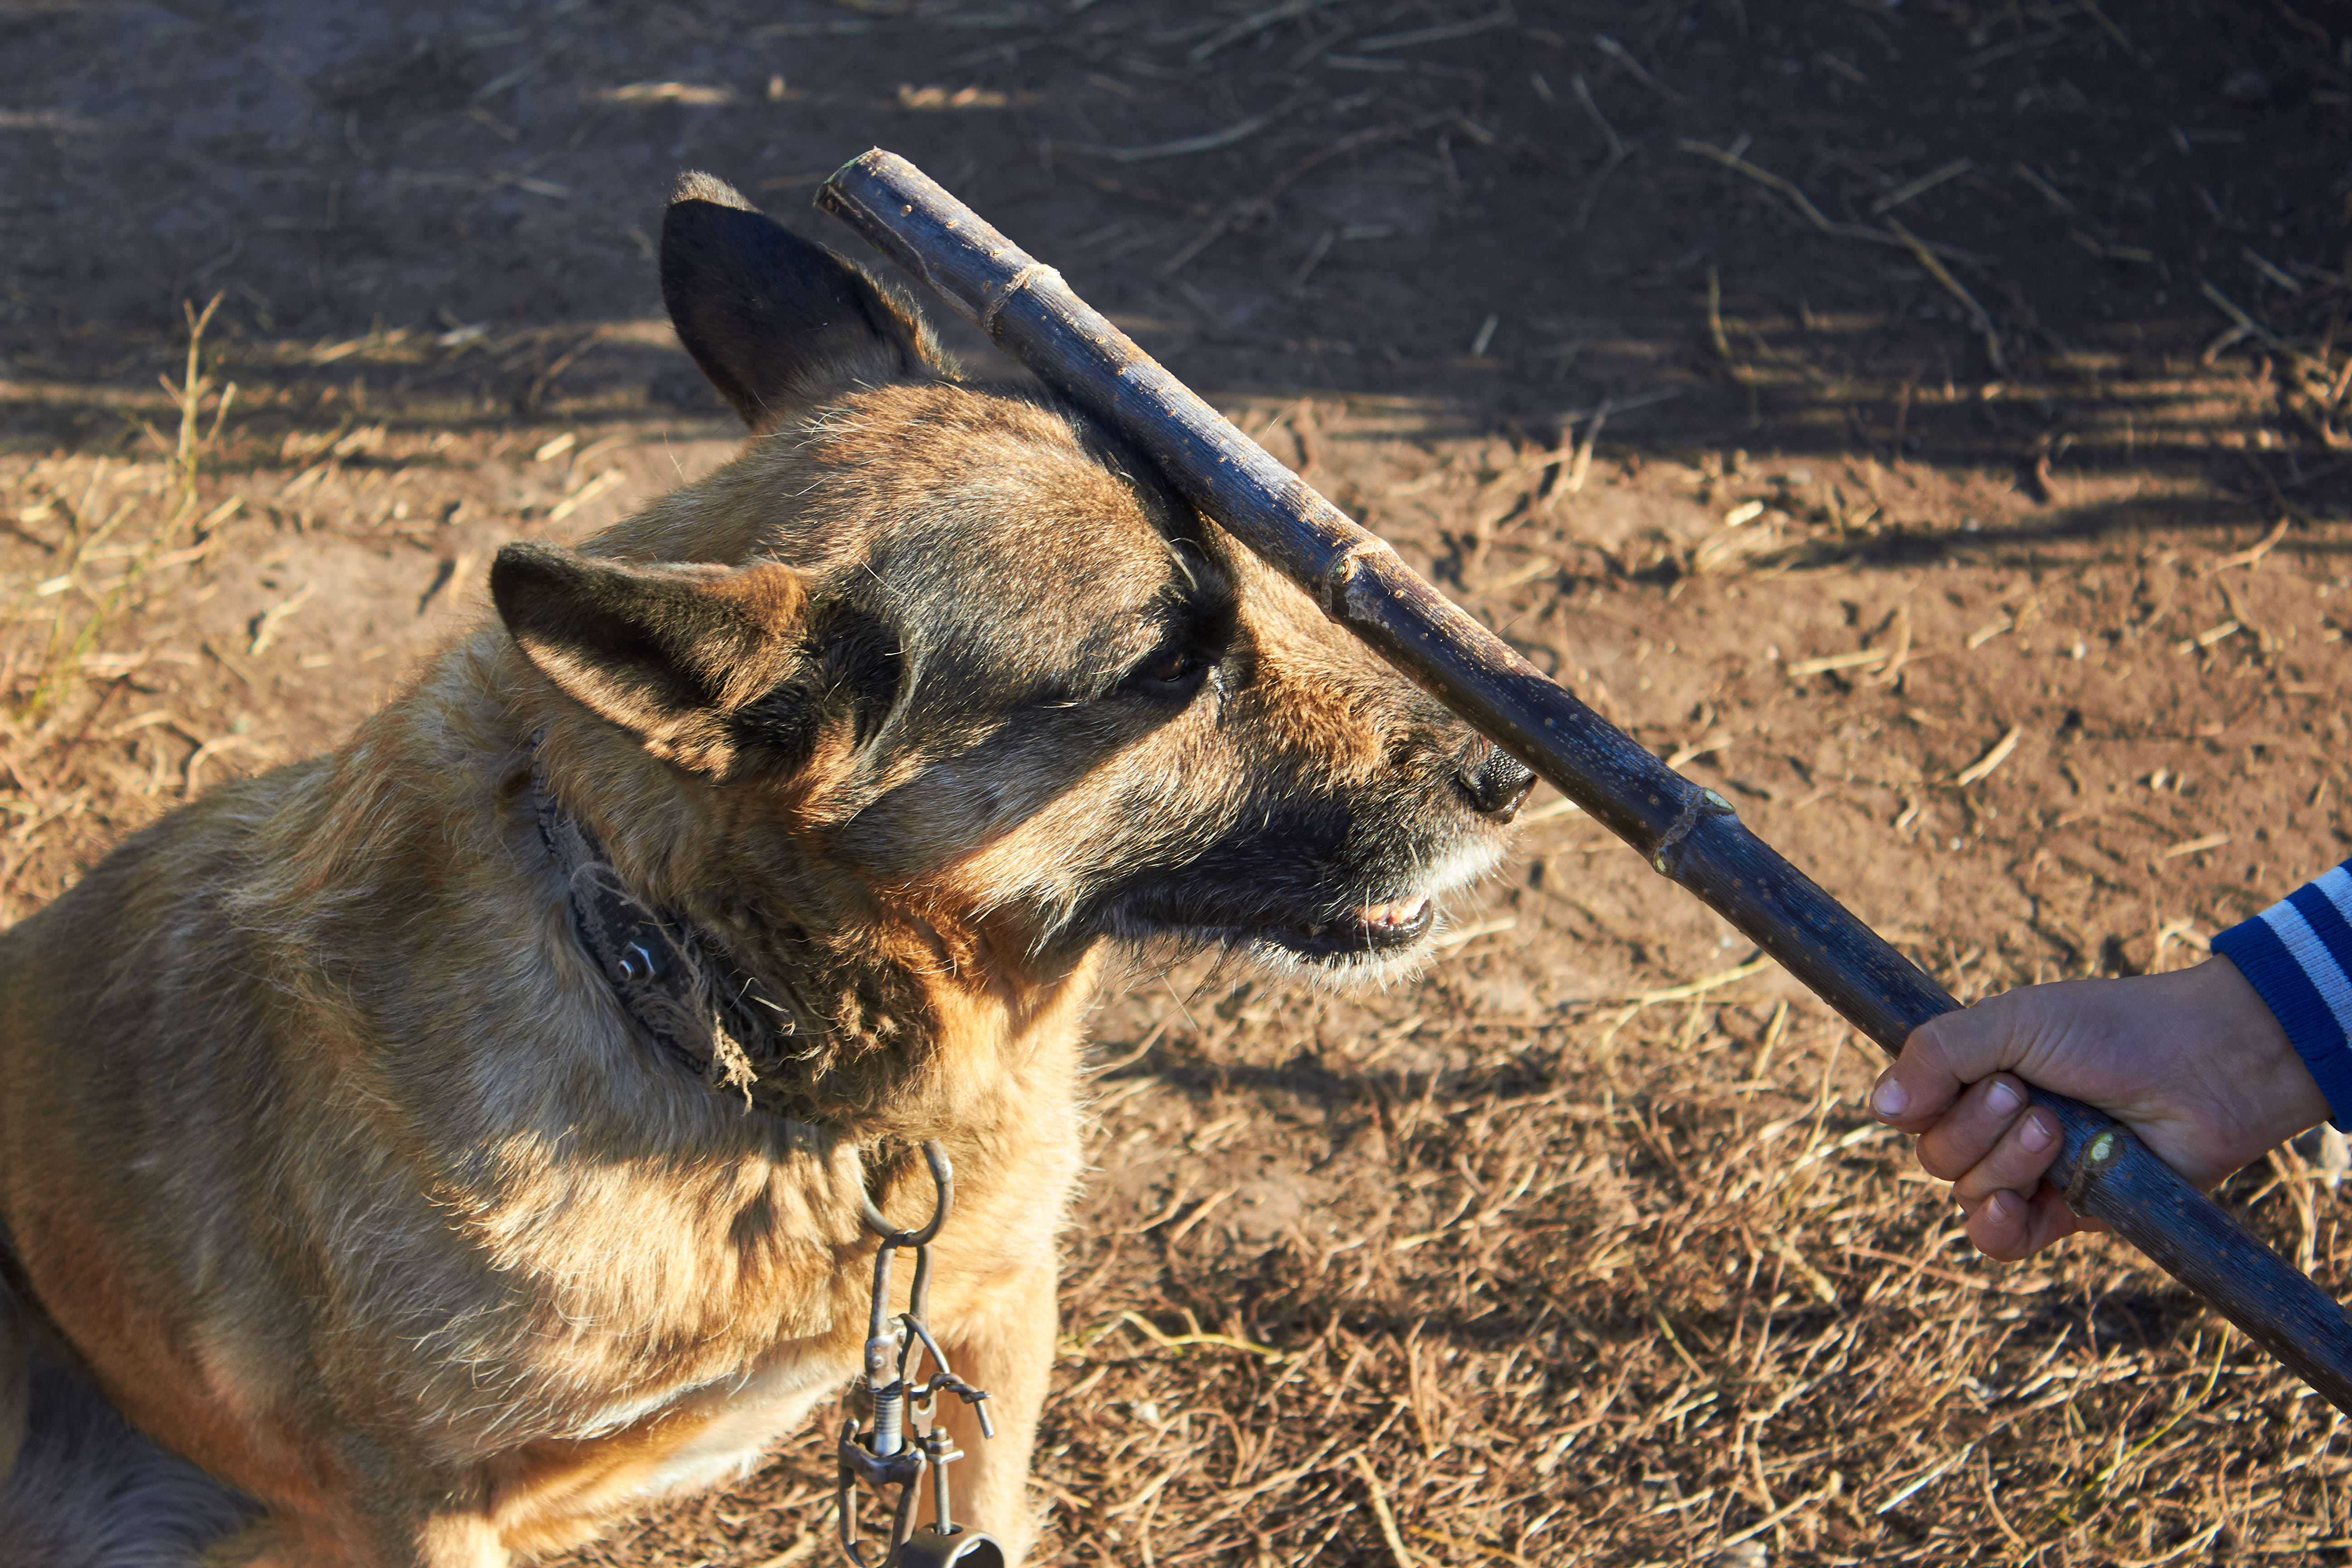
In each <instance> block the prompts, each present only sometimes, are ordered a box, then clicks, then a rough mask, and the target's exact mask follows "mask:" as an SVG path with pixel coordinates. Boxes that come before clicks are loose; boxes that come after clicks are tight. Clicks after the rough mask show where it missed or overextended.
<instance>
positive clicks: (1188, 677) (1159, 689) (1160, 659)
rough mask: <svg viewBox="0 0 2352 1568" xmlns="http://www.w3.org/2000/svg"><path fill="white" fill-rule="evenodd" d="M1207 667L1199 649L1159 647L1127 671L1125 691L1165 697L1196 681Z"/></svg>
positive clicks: (1206, 660) (1181, 645)
mask: <svg viewBox="0 0 2352 1568" xmlns="http://www.w3.org/2000/svg"><path fill="white" fill-rule="evenodd" d="M1208 668H1209V661H1208V659H1207V658H1205V657H1204V656H1203V655H1202V653H1201V652H1200V650H1199V649H1197V648H1193V647H1186V646H1185V645H1183V644H1181V643H1178V644H1175V645H1173V646H1171V647H1163V648H1161V649H1160V650H1159V651H1158V652H1156V653H1154V654H1152V655H1151V657H1150V658H1147V659H1145V660H1144V661H1143V662H1142V663H1141V664H1139V665H1137V666H1136V667H1135V668H1133V669H1132V670H1130V671H1129V672H1128V678H1127V684H1128V686H1129V688H1131V689H1132V688H1140V689H1143V690H1145V691H1148V692H1151V693H1153V694H1154V695H1165V694H1166V693H1168V692H1169V691H1171V690H1172V689H1176V688H1178V687H1182V686H1189V685H1191V684H1192V683H1193V682H1194V681H1196V680H1198V679H1200V678H1201V676H1202V673H1203V672H1205V671H1206V670H1207V669H1208Z"/></svg>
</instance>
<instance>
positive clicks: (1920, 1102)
mask: <svg viewBox="0 0 2352 1568" xmlns="http://www.w3.org/2000/svg"><path fill="white" fill-rule="evenodd" d="M2027 1083H2032V1084H2036V1085H2039V1086H2040V1087H2042V1088H2043V1089H2050V1090H2052V1091H2053V1092H2055V1093H2058V1094H2063V1095H2069V1096H2072V1097H2073V1098H2074V1099H2076V1100H2082V1101H2084V1103H2085V1104H2088V1105H2094V1106H2096V1107H2097V1108H2099V1109H2100V1110H2104V1111H2105V1112H2107V1113H2108V1114H2109V1115H2111V1116H2113V1117H2114V1118H2115V1119H2116V1121H2121V1122H2123V1123H2124V1124H2125V1125H2126V1126H2127V1127H2129V1128H2130V1129H2131V1130H2132V1131H2133V1132H2134V1133H2135V1134H2136V1135H2137V1137H2138V1138H2139V1140H2140V1142H2143V1143H2145V1144H2147V1146H2148V1148H2149V1149H2151V1150H2153V1151H2154V1152H2155V1153H2156V1154H2157V1156H2158V1158H2159V1159H2161V1160H2163V1161H2164V1163H2166V1164H2168V1165H2170V1166H2171V1167H2172V1168H2173V1169H2174V1170H2176V1171H2178V1172H2179V1173H2181V1175H2183V1176H2184V1177H2186V1178H2188V1180H2189V1183H2190V1184H2192V1185H2194V1186H2196V1187H2197V1188H2199V1189H2200V1191H2201V1190H2204V1189H2207V1188H2210V1187H2211V1186H2213V1185H2214V1184H2217V1183H2218V1182H2220V1181H2221V1178H2222V1177H2224V1176H2227V1175H2228V1174H2230V1173H2231V1172H2232V1171H2235V1170H2237V1169H2238V1168H2239V1167H2240V1166H2242V1165H2244V1164H2246V1163H2249V1162H2251V1161H2252V1160H2256V1159H2259V1158H2260V1157H2261V1156H2262V1155H2263V1152H2266V1151H2268V1150H2270V1149H2273V1148H2274V1147H2276V1146H2277V1145H2278V1144H2280V1143H2282V1142H2285V1141H2286V1140H2287V1139H2289V1138H2292V1137H2294V1135H2295V1134H2296V1133H2298V1132H2300V1131H2303V1130H2304V1129H2305V1128H2307V1127H2310V1126H2312V1125H2314V1124H2315V1123H2316V1122H2318V1121H2323V1120H2325V1119H2326V1116H2327V1110H2328V1108H2327V1101H2326V1098H2325V1097H2324V1096H2322V1095H2321V1093H2320V1091H2319V1086H2318V1084H2316V1083H2315V1082H2314V1081H2313V1080H2312V1077H2311V1072H2310V1069H2309V1068H2305V1066H2304V1064H2303V1058H2300V1057H2298V1056H2296V1055H2295V1053H2294V1047H2293V1046H2291V1045H2289V1044H2288V1043H2287V1037H2286V1031H2285V1030H2284V1029H2282V1028H2281V1027H2280V1026H2279V1022H2278V1020H2277V1018H2275V1017H2273V1016H2272V1014H2271V1010H2270V1008H2269V1007H2268V1006H2266V1005H2264V1004H2263V999H2262V997H2261V995H2260V994H2257V993H2256V992H2255V990H2254V988H2253V987H2252V985H2250V984H2247V983H2246V979H2245V976H2243V975H2242V974H2240V973H2238V970H2237V966H2236V965H2235V964H2232V963H2230V961H2229V960H2227V959H2224V958H2215V959H2211V960H2209V961H2208V962H2206V963H2201V964H2199V965H2198V966H2197V967H2196V968H2194V969H2188V970H2182V971H2179V972H2178V973H2171V974H2148V975H2141V976H2139V977H2137V978H2134V979H2127V980H2073V981H2065V982H2062V983H2060V984H2053V985H2028V986H2022V987H2021V988H2019V989H2018V990H2015V991H2011V992H2007V993H2004V994H2001V995H1999V996H1989V997H1987V998H1986V999H1985V1000H1983V1001H1981V1002H1979V1003H1978V1004H1977V1005H1975V1006H1973V1007H1969V1008H1965V1009H1963V1010H1961V1011H1960V1012H1958V1013H1947V1014H1945V1015H1944V1016H1942V1017H1940V1018H1935V1019H1931V1020H1929V1021H1928V1022H1927V1023H1925V1024H1922V1025H1921V1026H1919V1027H1918V1028H1916V1029H1915V1030H1913V1031H1912V1032H1911V1037H1910V1038H1909V1039H1908V1040H1906V1041H1905V1042H1904V1046H1903V1054H1902V1055H1901V1056H1900V1057H1898V1058H1895V1064H1894V1065H1893V1066H1892V1067H1890V1068H1887V1069H1886V1071H1885V1073H1884V1074H1882V1075H1881V1076H1880V1078H1879V1080H1878V1083H1877V1085H1876V1086H1875V1087H1874V1089H1872V1090H1871V1109H1872V1110H1873V1112H1874V1114H1876V1116H1877V1117H1878V1119H1879V1120H1880V1121H1885V1122H1886V1123H1888V1124H1890V1125H1892V1126H1895V1127H1898V1128H1900V1129H1902V1130H1903V1131H1906V1132H1908V1133H1912V1134H1914V1135H1916V1137H1917V1138H1918V1140H1919V1144H1918V1151H1917V1152H1918V1155H1919V1163H1920V1164H1921V1165H1922V1166H1924V1167H1925V1168H1926V1169H1927V1173H1928V1174H1930V1175H1932V1176H1937V1177H1940V1178H1942V1179H1943V1180H1945V1181H1948V1182H1950V1183H1951V1184H1952V1196H1953V1197H1954V1198H1955V1199H1957V1200H1958V1203H1959V1205H1960V1207H1961V1208H1962V1209H1964V1210H1966V1211H1967V1213H1968V1215H1969V1226H1968V1229H1969V1240H1970V1241H1972V1242H1974V1243H1976V1245H1977V1247H1978V1249H1979V1251H1982V1252H1984V1253H1986V1254H1988V1255H1990V1256H1991V1257H1994V1258H2012V1259H2013V1258H2026V1257H2030V1256H2032V1254H2034V1253H2036V1252H2039V1251H2041V1250H2042V1248H2043V1247H2048V1246H2049V1245H2050V1244H2051V1243H2053V1242H2054V1241H2056V1240H2058V1239H2059V1238H2060V1237H2064V1236H2067V1235H2070V1234H2072V1233H2073V1232H2074V1231H2077V1230H2097V1229H2105V1226H2101V1225H2100V1224H2099V1223H2098V1222H2097V1221H2096V1220H2090V1219H2084V1218H2081V1217H2079V1216H2077V1215H2075V1214H2074V1213H2073V1212H2072V1211H2071V1210H2069V1209H2068V1208H2067V1207H2066V1203H2065V1199H2064V1197H2063V1195H2062V1194H2060V1193H2059V1192H2058V1191H2057V1190H2056V1189H2054V1188H2053V1187H2050V1186H2048V1185H2046V1184H2043V1182H2042V1173H2044V1172H2046V1171H2048V1170H2049V1168H2050V1164H2051V1162H2052V1161H2053V1160H2054V1159H2056V1158H2057V1155H2058V1122H2057V1119H2056V1118H2055V1117H2053V1116H2052V1115H2051V1114H2050V1112H2048V1111H2046V1110H2032V1109H2028V1101H2027V1100H2026V1098H2025V1095H2026V1085H2027Z"/></svg>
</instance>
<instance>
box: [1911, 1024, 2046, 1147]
mask: <svg viewBox="0 0 2352 1568" xmlns="http://www.w3.org/2000/svg"><path fill="white" fill-rule="evenodd" d="M2028 994H2030V991H2029V992H2010V993H2007V994H2002V995H1999V996H1989V997H1987V998H1986V999H1985V1000H1983V1001H1982V1002H1979V1003H1978V1004H1977V1005H1975V1006H1973V1007H1967V1008H1963V1009H1962V1010H1960V1011H1959V1012H1957V1013H1946V1014H1944V1015H1943V1016H1940V1017H1937V1018H1930V1019H1929V1020H1927V1022H1926V1023H1924V1024H1922V1025H1920V1026H1918V1027H1917V1028H1916V1029H1914V1030H1912V1031H1911V1037H1910V1038H1909V1039H1907V1040H1906V1041H1904V1042H1903V1052H1902V1054H1901V1055H1900V1056H1898V1057H1896V1058H1895V1062H1894V1065H1892V1066H1891V1067H1889V1068H1887V1069H1886V1070H1885V1072H1884V1073H1883V1074H1881V1075H1880V1076H1879V1079H1878V1082H1877V1084H1876V1085H1875V1086H1874V1088H1873V1089H1871V1093H1870V1109H1871V1110H1872V1112H1873V1113H1874V1114H1875V1115H1876V1116H1877V1118H1878V1119H1879V1120H1880V1121H1884V1122H1886V1123H1888V1124H1889V1125H1890V1126H1894V1127H1899V1128H1901V1129H1902V1130H1903V1131H1906V1132H1913V1133H1916V1132H1922V1131H1926V1130H1927V1128H1929V1127H1932V1126H1934V1125H1935V1124H1936V1122H1937V1121H1938V1120H1939V1119H1940V1118H1941V1117H1942V1116H1943V1114H1944V1113H1945V1112H1946V1111H1948V1110H1950V1109H1951V1108H1952V1102H1953V1101H1954V1100H1958V1098H1959V1095H1960V1091H1961V1090H1962V1089H1966V1088H1967V1087H1968V1086H1969V1084H1972V1083H1975V1082H1978V1081H1979V1080H1980V1079H1988V1078H1990V1077H1991V1076H1992V1075H1993V1074H1995V1073H1997V1072H2002V1071H2005V1070H2008V1069H2010V1068H2015V1067H2017V1066H2019V1065H2020V1064H2021V1063H2022V1062H2023V1061H2024V1060H2025V1058H2026V1057H2027V1055H2028V1054H2029V1052H2030V1050H2031V1047H2032V1041H2033V1039H2034V1037H2036V1036H2037V1035H2038V1033H2039V1030H2038V1029H2036V1028H2034V1027H2032V1026H2031V1023H2030V1021H2029V1020H2028V1019H2027V1018H2025V1017H2023V1016H2021V1014H2022V1013H2024V1012H2025V1011H2027V1010H2028V1009H2027V1008H2026V1007H2025V1006H2023V1005H2021V998H2022V997H2024V996H2026V995H2028Z"/></svg>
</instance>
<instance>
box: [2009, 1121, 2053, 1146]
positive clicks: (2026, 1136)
mask: <svg viewBox="0 0 2352 1568" xmlns="http://www.w3.org/2000/svg"><path fill="white" fill-rule="evenodd" d="M2017 1141H2018V1142H2021V1143H2022V1144H2024V1145H2025V1146H2026V1147H2027V1148H2028V1149H2031V1150H2032V1151H2033V1152H2035V1153H2037V1154H2038V1153H2040V1152H2042V1150H2044V1149H2047V1148H2048V1147H2050V1126H2049V1123H2048V1122H2046V1121H2043V1120H2042V1118H2041V1117H2039V1116H2029V1117H2027V1118H2026V1119H2025V1125H2024V1126H2022V1127H2021V1128H2019V1129H2018V1130H2017Z"/></svg>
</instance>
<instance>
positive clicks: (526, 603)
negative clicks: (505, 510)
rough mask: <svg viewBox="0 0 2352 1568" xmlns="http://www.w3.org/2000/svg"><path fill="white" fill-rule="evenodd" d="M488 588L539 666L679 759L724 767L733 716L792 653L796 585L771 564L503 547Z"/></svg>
mask: <svg viewBox="0 0 2352 1568" xmlns="http://www.w3.org/2000/svg"><path fill="white" fill-rule="evenodd" d="M490 597H491V599H492V600H493V601H495V602H496V604H497V605H498V607H499V618H501V619H502V620H504V621H505V622H506V626H507V630H508V631H509V632H510V633H511V634H513V637H514V639H515V642H516V643H517V644H518V645H519V646H520V647H521V649H522V651H523V654H524V656H525V657H526V658H529V659H530V662H531V663H532V664H533V665H535V666H536V667H537V668H539V670H540V672H541V674H543V675H545V676H546V677H547V678H548V679H550V680H551V681H553V682H554V683H555V684H556V686H557V687H558V688H559V689H562V691H563V692H565V693H566V694H567V695H569V696H571V697H572V698H573V699H574V700H577V701H579V702H581V703H582V704H583V705H584V706H585V707H587V708H588V709H589V710H592V711H593V712H595V713H597V714H598V715H600V716H602V717H604V718H605V719H609V720H611V721H613V722H614V723H615V724H618V725H620V726H621V727H622V728H624V729H625V730H629V731H633V732H634V733H635V734H636V735H638V736H639V737H641V738H642V739H643V740H644V742H645V746H646V750H647V751H649V752H653V753H654V754H655V755H656V756H657V757H663V758H667V760H669V761H671V762H674V763H677V764H679V765H680V766H682V767H688V768H693V769H696V770H697V771H699V772H707V773H722V774H723V773H726V772H727V770H728V768H729V767H730V765H731V764H732V763H733V762H734V760H735V753H736V743H737V728H738V727H737V725H736V723H735V721H734V720H735V716H736V715H737V714H738V713H739V712H740V710H743V709H744V708H746V707H747V706H748V705H750V704H751V703H752V702H754V701H755V700H758V699H760V698H761V697H762V696H763V695H765V694H767V693H769V692H771V691H772V690H774V689H776V688H777V687H778V686H779V685H782V684H783V683H784V682H785V681H786V680H787V679H789V678H790V677H791V676H793V674H794V673H795V672H796V670H797V668H798V667H799V666H800V664H801V663H802V662H803V652H802V638H803V635H804V634H805V632H806V630H807V622H808V593H807V590H806V589H805V588H804V587H803V585H802V583H801V578H800V574H798V573H797V572H794V571H793V569H792V568H791V567H789V566H786V565H784V564H782V563H781V562H774V561H762V562H755V563H752V564H751V565H749V566H745V567H742V568H740V570H736V571H729V570H728V569H726V568H725V567H721V566H630V565H625V564H623V563H619V562H616V561H600V560H596V559H593V558H591V557H587V556H583V555H577V554H574V553H572V552H571V551H568V550H559V549H557V548H555V547H554V546H552V545H547V544H509V545H508V546H506V547H505V548H504V549H502V550H500V551H499V556H498V560H497V562H496V563H494V564H493V565H492V566H491V567H490Z"/></svg>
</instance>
